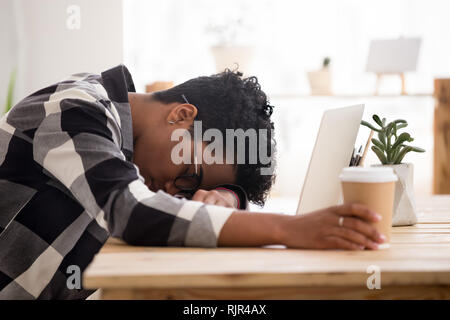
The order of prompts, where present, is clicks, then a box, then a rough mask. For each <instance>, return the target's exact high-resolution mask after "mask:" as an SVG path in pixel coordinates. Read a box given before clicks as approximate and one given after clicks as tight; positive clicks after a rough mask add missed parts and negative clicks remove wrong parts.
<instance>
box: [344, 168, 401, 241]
mask: <svg viewBox="0 0 450 320" xmlns="http://www.w3.org/2000/svg"><path fill="white" fill-rule="evenodd" d="M340 179H341V184H342V192H343V196H344V203H359V204H364V205H366V206H367V207H369V208H370V209H371V210H373V211H375V212H377V213H378V214H380V215H381V217H382V218H381V220H380V221H378V222H376V223H373V225H374V226H375V227H376V228H377V230H378V231H379V232H380V233H381V234H383V235H385V236H386V241H385V242H384V243H383V244H380V245H379V246H378V248H379V249H385V248H389V242H390V239H391V226H392V208H393V204H394V195H395V181H397V176H396V175H395V174H394V171H393V170H392V168H387V167H386V168H383V167H380V168H378V167H372V168H360V167H350V168H344V169H343V171H342V174H341V175H340Z"/></svg>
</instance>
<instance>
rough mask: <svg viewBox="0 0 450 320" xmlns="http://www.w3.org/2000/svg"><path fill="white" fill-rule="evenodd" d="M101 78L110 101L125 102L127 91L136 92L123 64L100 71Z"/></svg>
mask: <svg viewBox="0 0 450 320" xmlns="http://www.w3.org/2000/svg"><path fill="white" fill-rule="evenodd" d="M102 80H103V86H104V87H105V89H106V92H107V93H108V97H109V99H110V100H111V101H114V102H125V103H127V102H128V92H136V89H135V88H134V83H133V78H132V77H131V74H130V72H129V71H128V69H127V67H125V66H124V65H123V64H120V65H118V66H116V67H114V68H111V69H108V70H106V71H104V72H102Z"/></svg>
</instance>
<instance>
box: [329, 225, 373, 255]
mask: <svg viewBox="0 0 450 320" xmlns="http://www.w3.org/2000/svg"><path fill="white" fill-rule="evenodd" d="M331 232H332V234H333V235H335V236H338V237H339V238H342V239H345V240H348V241H350V242H353V243H355V244H357V245H359V246H363V247H365V248H369V249H373V250H376V249H378V245H377V244H376V243H375V242H373V241H372V240H370V239H369V238H367V237H366V236H365V235H363V234H361V233H359V232H356V231H353V230H351V229H347V228H341V227H335V228H333V229H332V231H331Z"/></svg>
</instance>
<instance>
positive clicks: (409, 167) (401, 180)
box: [361, 114, 425, 226]
mask: <svg viewBox="0 0 450 320" xmlns="http://www.w3.org/2000/svg"><path fill="white" fill-rule="evenodd" d="M372 119H373V121H374V122H375V124H374V125H372V124H370V123H369V122H367V121H364V120H363V121H361V124H362V125H363V126H366V127H368V128H369V129H371V130H373V131H375V132H376V133H377V135H378V139H377V138H372V139H371V142H372V144H373V145H372V147H371V149H372V151H373V152H374V153H375V154H376V156H377V157H378V159H379V160H380V162H381V165H383V166H390V167H392V169H393V170H394V171H395V173H396V174H397V176H398V181H397V183H396V187H395V199H394V210H393V217H392V225H393V226H404V225H413V224H415V223H416V222H417V212H416V205H415V200H414V188H413V177H414V166H413V164H412V163H403V159H404V158H405V156H406V155H407V154H408V153H409V152H425V150H424V149H422V148H419V147H413V146H410V145H408V144H407V143H409V142H412V141H413V140H414V139H413V138H412V137H411V135H410V134H409V133H408V132H402V133H400V130H402V129H405V128H406V127H407V126H408V122H406V120H402V119H398V120H394V121H392V122H389V123H387V122H386V118H383V119H380V117H379V116H378V115H376V114H374V115H373V116H372Z"/></svg>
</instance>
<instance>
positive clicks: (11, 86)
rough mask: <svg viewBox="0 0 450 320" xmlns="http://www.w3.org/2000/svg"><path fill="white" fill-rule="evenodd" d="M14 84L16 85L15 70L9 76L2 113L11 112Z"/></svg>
mask: <svg viewBox="0 0 450 320" xmlns="http://www.w3.org/2000/svg"><path fill="white" fill-rule="evenodd" d="M15 84H16V69H13V71H11V75H10V76H9V84H8V89H7V92H6V102H5V109H4V113H7V112H8V111H9V110H11V108H12V106H13V99H14V87H15Z"/></svg>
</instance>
